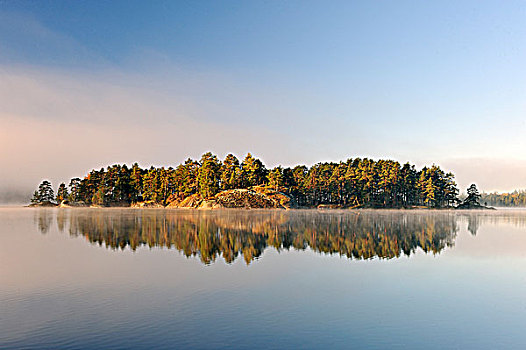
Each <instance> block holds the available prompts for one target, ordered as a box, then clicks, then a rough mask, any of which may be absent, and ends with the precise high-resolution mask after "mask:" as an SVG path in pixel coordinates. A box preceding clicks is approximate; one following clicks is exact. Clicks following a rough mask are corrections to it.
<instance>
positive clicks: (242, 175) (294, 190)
mask: <svg viewBox="0 0 526 350" xmlns="http://www.w3.org/2000/svg"><path fill="white" fill-rule="evenodd" d="M256 187H258V188H262V187H263V188H265V189H267V190H272V191H275V192H277V193H281V194H284V195H286V196H289V197H290V198H291V200H292V203H293V204H294V207H299V208H302V207H303V208H309V207H318V206H320V205H328V206H333V207H340V208H348V207H364V208H408V207H414V206H425V207H431V208H442V207H450V206H452V205H454V204H455V203H457V202H458V199H457V196H458V194H459V191H458V188H457V185H456V183H455V181H454V175H453V174H452V173H449V172H448V173H446V172H444V171H443V170H442V169H440V167H438V166H437V165H432V166H429V167H423V168H422V169H420V170H417V169H416V168H415V165H412V164H410V163H405V164H403V165H402V164H400V163H399V162H397V161H393V160H372V159H368V158H354V159H352V158H350V159H348V160H347V161H345V162H344V161H341V162H339V163H336V162H320V163H317V164H315V165H313V166H311V167H307V166H305V165H297V166H295V167H282V166H277V167H274V168H272V169H267V168H266V167H265V165H264V164H263V162H262V161H261V160H260V159H258V158H255V157H254V156H252V155H251V154H250V153H249V154H247V155H246V157H245V158H244V159H243V160H242V161H240V160H239V159H238V158H237V157H236V156H234V155H233V154H229V155H227V156H226V157H225V159H224V160H222V161H221V160H220V159H219V158H218V157H217V156H216V155H214V154H212V153H210V152H207V153H205V154H203V155H202V156H201V159H200V160H193V159H191V158H188V159H187V160H186V161H185V162H184V163H182V164H179V165H177V166H176V167H167V168H165V167H153V166H152V167H150V168H141V167H140V166H139V165H138V164H137V163H135V164H133V165H132V166H127V165H126V164H124V165H119V164H116V165H111V166H108V167H107V168H106V169H104V168H101V169H100V170H96V169H94V170H91V171H90V172H89V173H88V174H87V175H86V176H84V177H83V178H73V179H71V180H70V181H69V183H68V184H67V185H66V183H61V184H60V185H59V186H58V189H57V190H56V194H55V191H54V190H53V188H52V186H51V183H50V182H49V181H47V180H44V181H43V182H42V183H41V184H40V186H39V187H38V189H37V190H36V191H35V193H34V195H33V198H32V203H43V202H46V203H59V204H60V203H61V202H63V201H67V202H68V203H72V204H75V203H76V204H79V205H86V206H90V205H94V206H130V205H132V204H133V203H138V202H144V201H149V202H152V203H157V204H159V205H161V206H167V205H169V204H170V203H171V202H174V201H181V200H183V199H185V198H187V197H189V196H195V197H199V198H203V199H209V198H214V196H217V195H219V194H220V193H221V192H222V191H228V190H234V189H253V188H256Z"/></svg>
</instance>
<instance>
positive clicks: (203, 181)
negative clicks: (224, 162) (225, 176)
mask: <svg viewBox="0 0 526 350" xmlns="http://www.w3.org/2000/svg"><path fill="white" fill-rule="evenodd" d="M220 169H221V164H220V162H219V160H218V159H217V157H216V156H215V155H213V154H212V153H210V152H207V153H205V154H203V155H202V156H201V161H200V167H199V171H198V176H197V177H198V184H199V193H200V194H201V196H202V197H203V198H210V197H213V196H214V195H216V194H217V193H218V192H219V180H220V175H221V174H220Z"/></svg>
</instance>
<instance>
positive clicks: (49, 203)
mask: <svg viewBox="0 0 526 350" xmlns="http://www.w3.org/2000/svg"><path fill="white" fill-rule="evenodd" d="M56 206H58V204H56V203H53V202H50V201H44V202H40V203H31V204H29V205H28V207H31V208H35V207H36V208H42V207H56Z"/></svg>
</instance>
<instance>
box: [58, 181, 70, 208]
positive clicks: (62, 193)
mask: <svg viewBox="0 0 526 350" xmlns="http://www.w3.org/2000/svg"><path fill="white" fill-rule="evenodd" d="M68 195H69V194H68V189H67V187H66V184H65V183H61V184H60V185H59V186H58V189H57V197H56V200H57V203H61V202H62V201H63V200H66V199H68Z"/></svg>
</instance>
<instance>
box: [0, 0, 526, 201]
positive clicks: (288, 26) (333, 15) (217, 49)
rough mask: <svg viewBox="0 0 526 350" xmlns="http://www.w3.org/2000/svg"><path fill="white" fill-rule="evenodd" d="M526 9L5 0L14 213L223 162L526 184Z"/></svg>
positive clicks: (499, 4)
mask: <svg viewBox="0 0 526 350" xmlns="http://www.w3.org/2000/svg"><path fill="white" fill-rule="evenodd" d="M525 20H526V2H524V1H505V2H503V1H440V2H430V1H396V2H394V1H330V2H327V1H256V0H254V1H59V0H56V1H6V0H0V201H1V197H2V195H3V196H4V197H6V193H9V192H13V191H22V192H27V193H31V192H32V191H33V190H34V188H36V187H37V186H38V184H39V183H40V181H41V180H42V179H44V178H46V179H50V180H51V181H52V182H53V184H54V185H55V187H56V186H57V185H58V183H59V182H62V181H64V182H66V181H68V180H69V179H70V178H71V177H81V176H83V175H85V174H86V173H87V172H88V171H89V170H91V169H93V168H100V167H105V166H107V165H110V164H114V163H128V164H131V163H133V162H138V163H139V164H140V165H142V166H145V167H149V166H150V165H155V166H169V165H172V166H175V165H177V164H179V163H181V162H183V161H184V160H185V159H186V158H188V157H192V158H194V159H198V158H199V157H200V155H201V154H203V153H204V152H207V151H212V152H213V153H214V154H217V155H218V156H219V157H220V158H224V156H226V155H227V154H228V153H234V154H235V155H237V156H238V157H239V158H243V157H244V155H245V154H246V153H247V152H251V153H252V154H253V155H255V156H257V157H259V158H260V159H262V160H263V162H264V163H265V164H266V165H267V167H273V166H276V165H279V164H281V165H284V166H292V165H296V164H306V165H312V164H315V163H317V162H320V161H340V160H346V159H347V158H355V157H370V158H374V159H380V158H383V159H393V160H397V161H399V162H401V163H405V162H407V161H409V162H411V163H414V164H416V165H417V166H418V167H422V166H424V165H431V164H433V163H435V164H438V165H440V166H441V167H442V168H444V169H445V170H447V171H452V172H453V173H454V174H455V175H456V180H457V183H458V184H459V186H460V189H461V191H462V192H464V191H465V189H466V187H467V186H469V184H471V183H476V184H477V185H478V186H479V188H480V189H481V190H483V191H511V190H514V189H521V188H526V152H525V151H526V138H525V137H524V135H525V134H526V118H524V117H525V116H526V113H525V112H526V98H525V97H526V51H525V48H526V26H524V23H525Z"/></svg>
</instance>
